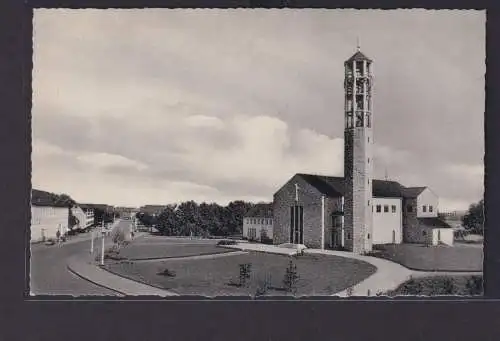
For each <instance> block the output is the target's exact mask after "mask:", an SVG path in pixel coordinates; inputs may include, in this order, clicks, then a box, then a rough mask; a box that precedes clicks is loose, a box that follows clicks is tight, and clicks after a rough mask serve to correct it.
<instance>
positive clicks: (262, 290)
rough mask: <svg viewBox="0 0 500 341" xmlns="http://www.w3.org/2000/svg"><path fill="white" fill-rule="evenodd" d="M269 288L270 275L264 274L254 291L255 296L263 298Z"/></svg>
mask: <svg viewBox="0 0 500 341" xmlns="http://www.w3.org/2000/svg"><path fill="white" fill-rule="evenodd" d="M270 287H271V274H268V273H267V274H266V276H265V278H264V280H263V281H261V282H260V283H259V287H258V288H257V290H256V291H255V296H264V295H266V294H267V292H268V291H269V288H270Z"/></svg>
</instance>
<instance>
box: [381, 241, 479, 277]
mask: <svg viewBox="0 0 500 341" xmlns="http://www.w3.org/2000/svg"><path fill="white" fill-rule="evenodd" d="M371 255H372V256H375V257H380V258H384V259H388V260H391V261H393V262H396V263H399V264H401V265H403V266H405V267H407V268H409V269H412V270H420V271H457V272H458V271H460V272H467V271H482V270H483V248H480V247H468V246H455V247H448V246H424V245H419V244H397V245H394V244H391V245H377V250H374V251H373V253H372V254H371Z"/></svg>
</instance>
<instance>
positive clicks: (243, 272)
mask: <svg viewBox="0 0 500 341" xmlns="http://www.w3.org/2000/svg"><path fill="white" fill-rule="evenodd" d="M239 267H240V277H239V279H240V282H239V285H240V286H241V287H244V286H246V285H247V283H248V282H247V281H248V280H249V279H250V277H251V273H252V264H239Z"/></svg>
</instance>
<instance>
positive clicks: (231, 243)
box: [217, 239, 238, 245]
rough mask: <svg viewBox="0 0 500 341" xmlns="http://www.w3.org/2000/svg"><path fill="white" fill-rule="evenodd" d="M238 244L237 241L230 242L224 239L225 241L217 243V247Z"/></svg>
mask: <svg viewBox="0 0 500 341" xmlns="http://www.w3.org/2000/svg"><path fill="white" fill-rule="evenodd" d="M237 243H238V242H237V241H236V240H229V239H224V240H219V241H218V242H217V245H236V244H237Z"/></svg>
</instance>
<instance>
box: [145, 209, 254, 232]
mask: <svg viewBox="0 0 500 341" xmlns="http://www.w3.org/2000/svg"><path fill="white" fill-rule="evenodd" d="M256 205H258V204H253V203H249V202H244V201H241V200H238V201H233V202H230V203H229V204H228V205H227V206H220V205H218V204H215V203H211V204H207V203H201V204H198V203H196V202H194V201H187V202H183V203H181V204H179V205H168V206H167V207H166V208H165V209H164V210H163V211H162V212H160V213H159V214H158V215H152V214H148V213H138V214H137V218H138V219H139V220H140V221H141V222H142V223H143V224H144V225H146V226H152V225H155V227H156V229H157V230H159V231H160V233H161V234H163V235H167V236H189V235H191V234H192V235H193V236H204V237H206V236H229V235H238V234H241V233H242V225H243V217H244V216H245V214H246V213H247V212H248V211H249V210H250V209H252V208H254V207H255V206H256Z"/></svg>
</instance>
